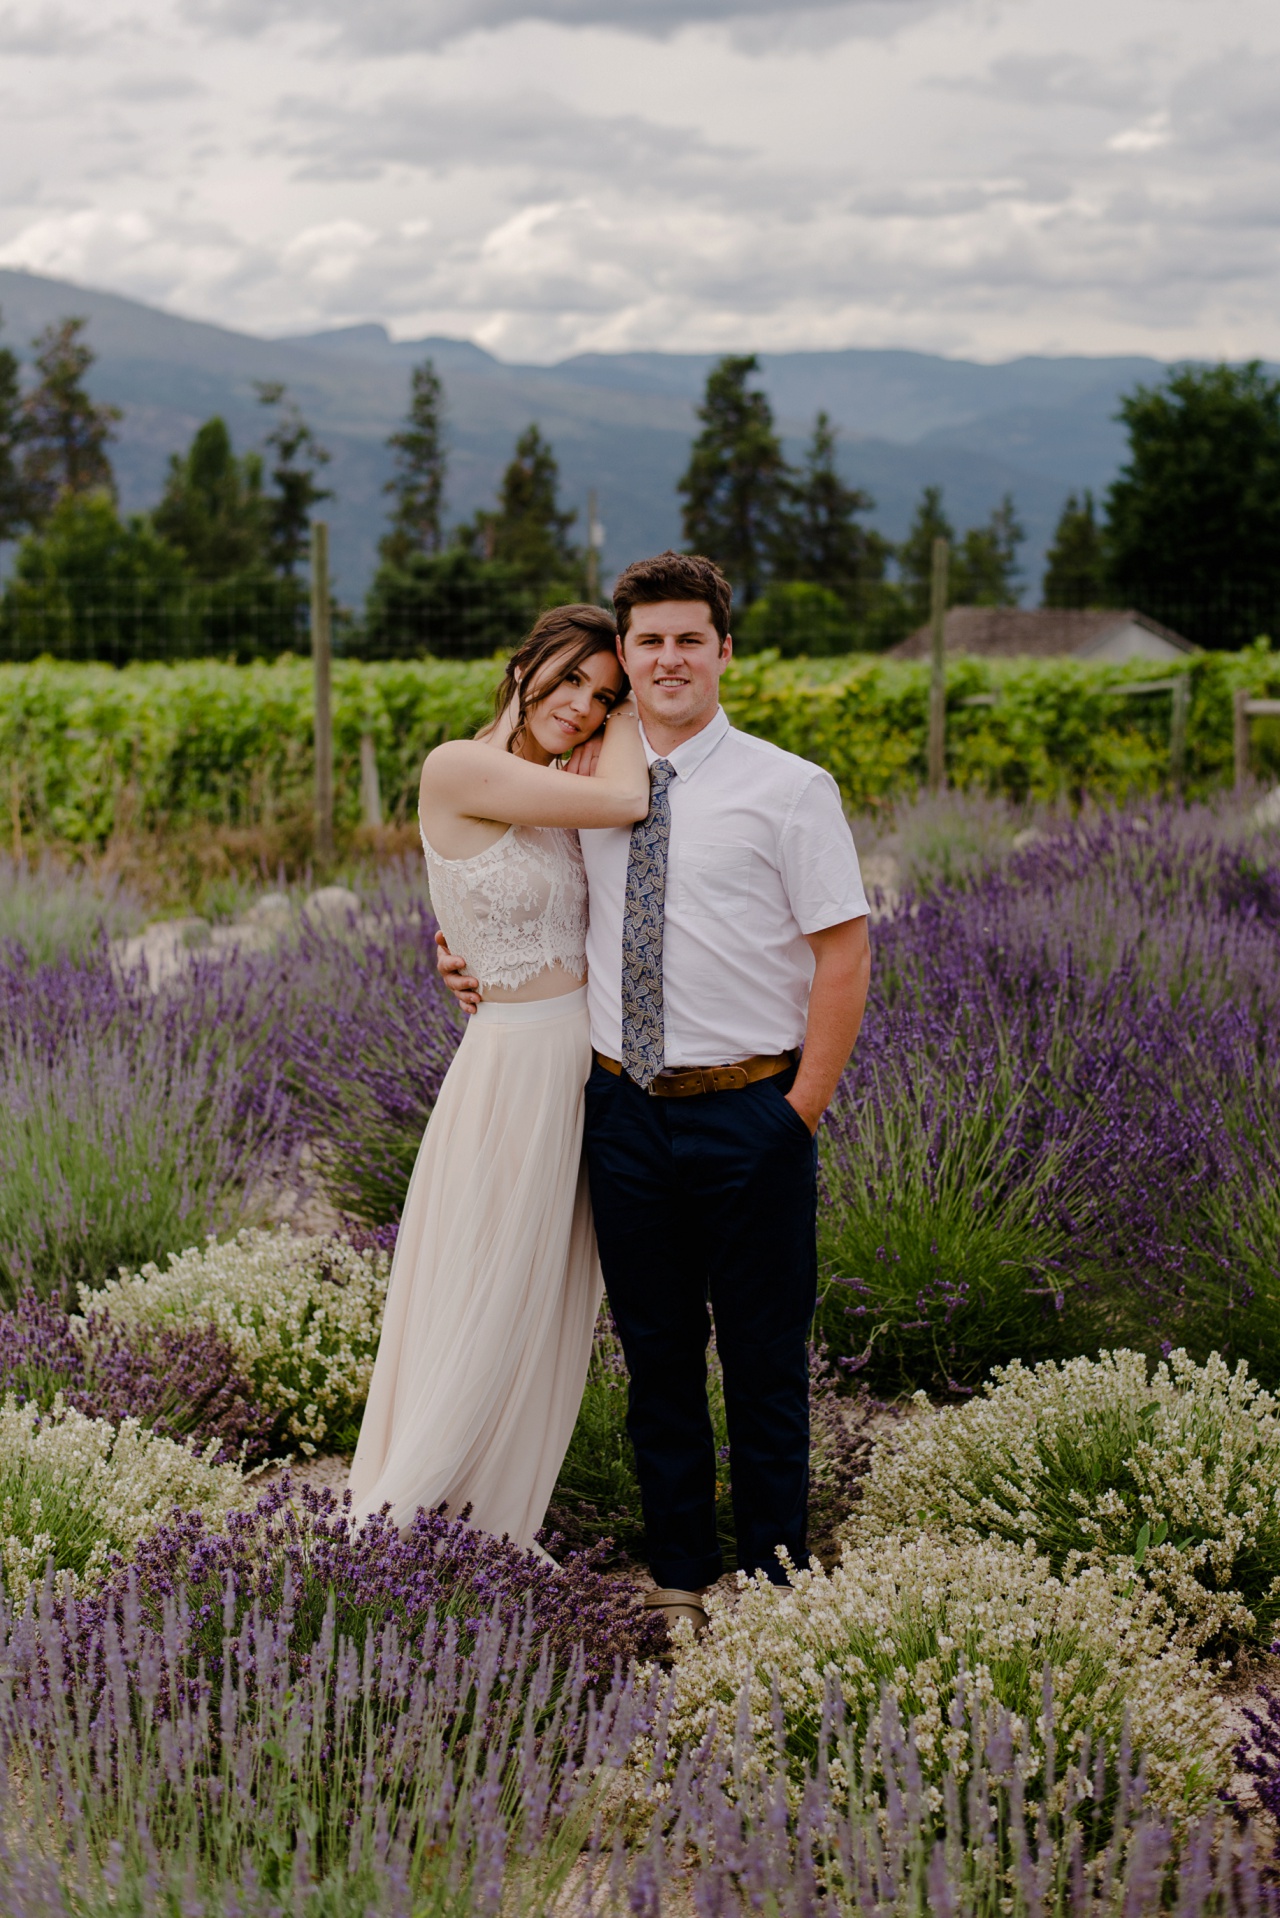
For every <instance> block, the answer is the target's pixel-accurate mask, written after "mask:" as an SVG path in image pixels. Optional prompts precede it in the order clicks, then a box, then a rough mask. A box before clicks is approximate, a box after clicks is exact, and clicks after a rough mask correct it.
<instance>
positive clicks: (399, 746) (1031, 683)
mask: <svg viewBox="0 0 1280 1918" xmlns="http://www.w3.org/2000/svg"><path fill="white" fill-rule="evenodd" d="M518 632H519V624H517V626H516V627H515V628H514V629H513V630H512V631H511V633H509V634H508V635H506V638H507V639H508V640H513V639H514V638H516V637H517V636H518ZM1176 670H1177V671H1180V672H1186V673H1188V674H1189V676H1190V679H1191V717H1190V732H1189V746H1188V784H1189V790H1190V791H1191V792H1192V793H1197V792H1199V793H1204V792H1208V791H1211V790H1214V789H1216V788H1218V787H1220V786H1222V785H1224V784H1226V783H1228V782H1229V780H1230V777H1231V768H1232V704H1231V702H1232V694H1233V692H1234V690H1235V689H1236V688H1237V687H1239V686H1243V687H1246V688H1247V689H1248V690H1249V691H1250V692H1252V693H1256V694H1263V693H1270V694H1273V695H1275V694H1280V659H1277V657H1276V656H1275V655H1273V654H1270V653H1268V652H1267V651H1266V649H1265V648H1261V649H1259V648H1251V649H1249V650H1248V651H1247V652H1245V653H1240V654H1222V653H1217V654H1211V655H1203V656H1200V657H1197V658H1194V659H1191V660H1189V661H1188V662H1187V664H1186V665H1185V666H1182V665H1179V666H1178V667H1177V668H1176ZM498 677H499V668H498V665H497V664H496V663H495V662H494V661H493V660H488V659H485V660H480V659H477V660H437V659H406V660H386V661H374V662H369V663H365V664H362V663H360V662H358V661H356V660H354V659H351V660H338V661H337V662H336V663H335V666H334V675H333V708H334V756H335V792H336V795H337V817H338V823H339V825H343V826H347V827H351V826H354V825H356V824H357V823H358V821H359V818H360V740H361V736H362V734H365V733H368V734H370V735H371V736H372V738H373V741H374V747H375V751H376V754H377V760H378V774H379V780H380V784H381V789H382V799H383V807H384V811H385V813H386V814H387V816H388V817H390V818H393V819H406V820H407V819H412V818H413V816H414V812H415V809H416V805H417V791H418V776H419V773H420V771H421V767H422V761H423V758H424V756H425V754H426V753H427V752H428V751H429V750H430V749H431V747H432V746H435V745H437V744H438V743H439V742H440V741H441V740H442V739H454V738H458V737H461V736H465V735H467V734H469V733H473V732H475V731H476V730H477V729H478V727H480V726H481V725H482V724H483V723H484V721H485V720H486V719H487V718H488V717H489V715H490V713H491V711H492V705H491V702H492V697H493V689H494V687H495V685H496V683H497V680H498ZM1149 677H1150V668H1149V667H1147V666H1143V665H1141V664H1139V665H1137V666H1122V667H1116V666H1095V665H1089V664H1088V663H1086V662H1082V661H1079V660H1007V661H999V660H977V659H958V660H956V661H954V662H952V663H951V665H950V666H949V668H948V688H949V691H948V700H949V710H948V778H949V780H950V782H951V785H952V787H953V788H956V789H958V790H960V791H971V792H976V793H982V792H992V793H997V794H1002V795H1004V796H1005V797H1006V798H1008V799H1011V800H1014V801H1017V802H1021V801H1023V800H1026V799H1037V800H1046V799H1049V800H1051V799H1056V798H1059V797H1065V798H1073V797H1075V796H1078V795H1080V794H1082V793H1086V792H1088V793H1092V794H1094V795H1095V796H1097V797H1099V798H1103V797H1106V796H1108V795H1110V796H1112V797H1116V796H1120V795H1122V794H1125V793H1128V792H1131V791H1136V792H1151V791H1155V790H1157V789H1158V788H1159V787H1160V786H1162V785H1163V784H1164V783H1165V782H1166V781H1167V777H1168V767H1169V715H1168V702H1167V700H1165V699H1162V698H1159V697H1155V696H1153V697H1151V698H1146V699H1119V698H1116V697H1115V695H1114V691H1113V690H1112V689H1113V688H1114V687H1116V686H1120V685H1124V684H1126V683H1131V682H1133V681H1135V680H1142V679H1146V678H1149ZM928 680H929V668H928V665H927V664H925V663H920V662H916V661H899V660H885V659H877V658H874V657H871V656H866V655H864V656H860V657H859V656H855V657H853V658H849V659H835V658H832V659H826V660H823V659H816V660H786V661H784V660H781V659H779V658H778V657H777V656H776V654H774V653H761V654H752V655H748V656H745V657H744V658H742V659H741V660H737V661H735V662H734V664H733V666H732V667H731V668H730V670H729V672H728V674H727V675H726V677H725V680H724V683H723V688H722V697H723V701H724V705H725V708H726V710H727V711H728V713H729V717H730V718H731V719H732V720H733V722H734V723H735V725H738V726H741V727H743V728H744V729H745V730H746V731H747V732H752V733H756V734H758V735H760V736H761V737H762V738H765V739H772V740H773V741H775V742H776V744H778V745H780V746H783V747H785V748H786V749H787V750H788V751H790V752H796V753H800V754H801V755H803V756H804V757H805V758H807V759H812V760H815V761H816V762H817V763H818V764H819V765H822V766H826V767H827V768H828V769H829V771H830V772H831V773H832V774H833V775H834V777H835V779H836V781H837V783H838V785H839V786H840V788H841V791H842V793H843V795H844V798H845V800H846V803H847V804H848V805H849V806H851V807H852V808H854V809H858V808H870V807H878V806H880V805H882V804H883V803H884V802H885V801H886V800H888V799H890V798H893V797H894V796H895V795H899V794H905V793H908V792H911V791H913V790H915V789H916V788H917V787H918V786H919V785H920V784H921V783H922V782H923V780H924V775H925V746H926V734H927V710H928ZM990 691H996V692H997V693H998V695H999V699H998V703H997V704H996V705H995V706H977V707H975V706H966V705H965V704H964V701H965V699H966V698H967V697H968V696H969V695H970V694H971V693H980V692H990ZM312 710H313V687H312V673H311V666H310V662H309V661H307V660H305V659H296V658H282V659H279V660H276V661H273V662H272V663H270V664H264V663H251V664H249V665H247V666H233V665H229V664H224V663H222V662H218V661H213V660H200V661H192V662H188V663H185V664H176V665H131V666H126V667H124V668H122V669H120V670H119V671H116V670H114V669H112V668H110V667H103V666H90V665H86V666H75V665H57V664H54V663H53V662H52V661H49V660H38V661H35V662H34V663H32V664H30V665H26V666H13V665H0V760H2V761H3V762H4V763H5V765H6V766H7V767H8V769H9V779H10V792H9V796H8V797H9V805H10V807H11V808H12V807H13V806H16V807H17V808H18V815H19V818H20V822H21V825H22V828H23V830H24V831H26V830H29V831H32V832H35V833H39V834H43V835H46V836H50V837H55V838H60V839H67V840H72V841H75V842H77V843H79V844H86V845H100V844H103V843H104V842H105V841H106V840H107V839H108V838H110V836H111V834H112V833H113V832H116V831H118V830H120V829H121V828H122V827H124V826H130V827H142V828H146V829H151V828H181V827H184V826H188V825H192V824H200V825H214V826H237V827H239V826H258V825H262V824H269V823H270V822H271V821H273V820H275V819H279V818H283V817H286V816H292V815H295V814H296V815H306V814H307V813H309V811H310V808H311V805H312V798H313V793H312V786H313V777H314V761H313V750H312ZM1254 761H1255V767H1256V770H1257V771H1258V772H1259V774H1260V775H1262V776H1264V777H1265V776H1268V775H1272V774H1274V773H1277V772H1280V760H1274V759H1271V758H1268V757H1267V752H1266V747H1265V742H1264V741H1261V740H1260V741H1258V742H1257V749H1256V751H1255V755H1254Z"/></svg>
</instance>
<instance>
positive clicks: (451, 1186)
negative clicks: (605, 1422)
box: [350, 987, 601, 1546]
mask: <svg viewBox="0 0 1280 1918" xmlns="http://www.w3.org/2000/svg"><path fill="white" fill-rule="evenodd" d="M590 1065H591V1035H590V1027H589V1023H588V1019H587V995H586V988H585V987H584V988H583V989H582V990H581V991H580V992H572V993H566V994H565V995H564V996H563V997H562V998H559V999H541V1000H536V1001H530V1002H526V1003H524V1004H521V1005H501V1004H493V1003H490V1002H488V1001H486V1002H485V1003H484V1004H483V1005H481V1007H480V1010H479V1011H478V1012H477V1013H476V1014H475V1016H474V1017H473V1018H472V1019H471V1020H469V1021H468V1024H467V1030H466V1032H465V1034H464V1036H463V1039H462V1043H461V1045H460V1046H459V1048H458V1052H457V1056H456V1057H455V1059H454V1061H453V1064H452V1065H451V1066H450V1068H449V1071H448V1073H447V1074H446V1076H445V1081H444V1084H443V1086H442V1087H441V1088H440V1096H439V1099H438V1100H437V1102H436V1107H435V1111H434V1112H433V1114H432V1116H431V1123H430V1124H429V1125H428V1127H427V1132H426V1137H425V1138H424V1139H423V1142H422V1148H421V1150H420V1151H419V1153H418V1160H417V1164H416V1165H415V1166H414V1169H413V1177H412V1179H411V1180H410V1182H409V1190H408V1193H407V1195H406V1197H405V1205H404V1216H403V1218H402V1221H401V1225H400V1232H399V1236H398V1238H397V1240H396V1251H395V1259H394V1261H393V1263H392V1268H391V1285H390V1289H389V1291H388V1294H387V1309H386V1316H385V1318H384V1320H383V1325H382V1339H381V1343H380V1344H379V1346H378V1358H377V1363H376V1365H375V1366H374V1372H373V1382H372V1384H371V1386H370V1388H369V1403H368V1407H367V1409H366V1411H365V1415H364V1423H363V1425H362V1426H361V1428H360V1442H359V1444H358V1445H357V1447H356V1455H355V1459H354V1461H353V1463H352V1466H351V1481H350V1483H351V1494H352V1503H353V1505H354V1508H355V1514H356V1516H357V1518H363V1517H365V1516H367V1515H368V1514H369V1513H370V1512H376V1511H378V1510H380V1509H381V1507H382V1506H383V1505H388V1504H389V1505H390V1507H391V1513H392V1517H393V1519H394V1520H395V1522H396V1523H397V1524H398V1525H402V1526H403V1525H406V1524H408V1522H409V1521H410V1520H411V1519H412V1517H413V1515H414V1513H415V1512H416V1511H417V1510H418V1508H419V1507H420V1506H422V1507H427V1508H431V1507H434V1506H438V1505H442V1504H443V1505H447V1506H448V1508H449V1510H450V1511H451V1512H460V1511H461V1510H462V1508H463V1506H464V1505H470V1506H471V1508H472V1511H471V1518H472V1523H473V1524H475V1525H479V1526H481V1527H483V1529H484V1530H485V1531H488V1532H495V1533H499V1534H501V1533H504V1532H505V1533H506V1534H507V1535H508V1536H509V1537H510V1538H512V1539H513V1540H514V1541H515V1542H516V1543H517V1544H520V1545H524V1546H532V1545H533V1542H534V1533H535V1532H536V1531H537V1530H538V1528H539V1527H540V1526H541V1524H542V1522H543V1519H544V1517H545V1515H546V1509H547V1503H548V1500H549V1499H550V1497H551V1493H552V1489H553V1487H554V1485H555V1482H556V1477H557V1474H558V1473H559V1470H560V1466H561V1464H562V1463H563V1461H564V1455H565V1452H566V1450H567V1449H568V1444H569V1438H570V1435H571V1433H572V1431H573V1425H574V1420H575V1419H576V1417H577V1415H578V1406H579V1404H580V1402H581V1399H582V1388H583V1384H584V1382H585V1380H586V1375H587V1362H588V1360H589V1358H590V1355H591V1337H592V1332H593V1330H594V1327H595V1321H596V1314H597V1312H598V1311H599V1308H600V1296H601V1282H600V1264H599V1259H598V1257H597V1254H596V1241H595V1231H594V1228H593V1226H592V1223H591V1205H590V1200H589V1198H588V1194H587V1182H586V1171H585V1167H584V1166H583V1163H582V1103H583V1086H584V1085H585V1083H586V1078H587V1073H588V1071H589V1069H590Z"/></svg>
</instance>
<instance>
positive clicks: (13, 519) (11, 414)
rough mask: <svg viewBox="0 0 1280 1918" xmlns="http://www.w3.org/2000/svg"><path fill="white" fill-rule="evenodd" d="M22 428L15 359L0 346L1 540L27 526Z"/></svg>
mask: <svg viewBox="0 0 1280 1918" xmlns="http://www.w3.org/2000/svg"><path fill="white" fill-rule="evenodd" d="M0 319H3V315H0ZM23 426H24V421H23V417H22V389H21V385H20V382H19V378H18V356H17V354H16V353H15V352H14V351H13V349H12V348H11V347H8V346H0V540H6V539H16V538H17V537H18V534H19V533H20V532H21V531H22V528H23V526H24V525H25V524H26V523H27V497H26V488H25V487H24V486H23V483H22V470H21V467H20V465H19V453H20V451H21V447H22V436H23Z"/></svg>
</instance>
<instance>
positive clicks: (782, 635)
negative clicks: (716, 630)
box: [733, 580, 858, 659]
mask: <svg viewBox="0 0 1280 1918" xmlns="http://www.w3.org/2000/svg"><path fill="white" fill-rule="evenodd" d="M733 643H734V646H735V648H736V649H737V650H738V651H739V652H744V653H759V652H763V651H764V650H765V649H766V648H767V647H774V648H775V649H776V650H777V651H778V652H779V653H781V655H782V657H783V658H784V659H796V658H806V659H814V658H823V657H826V656H827V655H829V654H831V653H851V652H853V651H854V650H855V648H856V647H857V644H858V629H857V626H856V624H855V621H854V619H853V616H852V614H851V613H850V612H849V609H848V607H847V606H846V605H845V603H844V601H843V600H842V599H841V598H840V596H839V594H838V593H833V592H831V590H830V589H829V588H828V587H826V586H813V585H810V584H809V582H808V581H806V580H787V581H785V582H782V581H779V582H777V583H775V584H774V585H772V586H770V587H769V588H768V589H767V590H766V591H765V592H764V593H762V594H761V596H760V598H759V599H758V600H756V602H755V604H754V605H752V606H748V607H747V609H746V611H745V612H743V613H740V614H739V615H738V616H737V617H736V618H735V620H734V634H733Z"/></svg>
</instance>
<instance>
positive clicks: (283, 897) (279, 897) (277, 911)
mask: <svg viewBox="0 0 1280 1918" xmlns="http://www.w3.org/2000/svg"><path fill="white" fill-rule="evenodd" d="M292 918H293V907H292V906H291V905H290V903H289V896H288V894H287V893H283V892H264V893H263V895H262V897H261V899H255V900H254V902H253V904H252V905H251V906H250V908H249V910H248V912H246V913H245V914H244V915H243V921H244V923H247V924H248V925H251V926H275V925H287V924H288V923H289V921H290V920H291V919H292Z"/></svg>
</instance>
